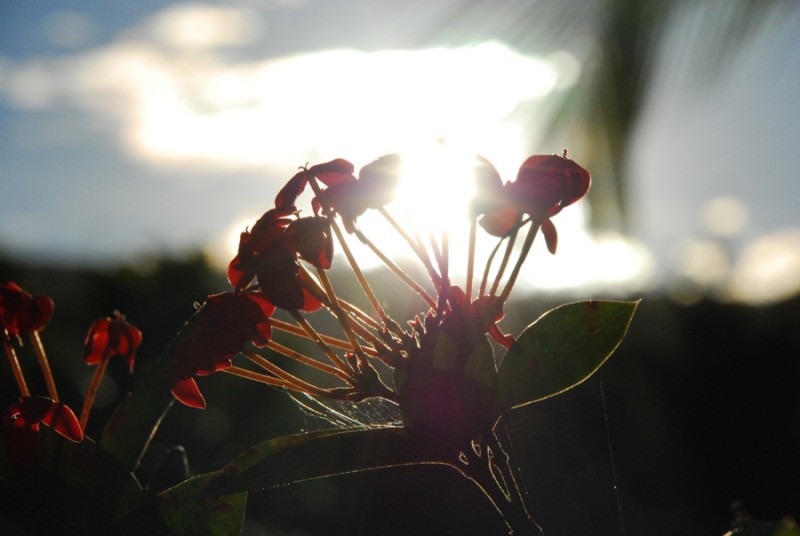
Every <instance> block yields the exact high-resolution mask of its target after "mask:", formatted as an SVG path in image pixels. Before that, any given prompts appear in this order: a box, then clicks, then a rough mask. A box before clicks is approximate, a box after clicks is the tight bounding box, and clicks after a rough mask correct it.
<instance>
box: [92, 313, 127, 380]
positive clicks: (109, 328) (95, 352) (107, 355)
mask: <svg viewBox="0 0 800 536" xmlns="http://www.w3.org/2000/svg"><path fill="white" fill-rule="evenodd" d="M141 344H142V332H141V331H139V329H138V328H136V327H135V326H134V325H133V324H130V323H128V322H127V321H126V320H125V317H124V316H123V315H122V314H120V313H119V312H118V311H114V316H112V317H106V318H101V319H100V320H96V321H95V322H94V324H92V326H91V327H90V328H89V333H88V334H87V335H86V343H85V350H84V353H83V360H84V361H86V364H87V365H99V364H100V362H101V361H104V360H107V359H111V358H112V357H113V356H115V355H118V356H120V357H123V358H125V359H126V360H127V361H128V368H129V369H130V370H131V372H132V371H133V363H134V361H135V360H136V350H137V349H138V348H139V346H140V345H141Z"/></svg>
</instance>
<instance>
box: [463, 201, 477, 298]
mask: <svg viewBox="0 0 800 536" xmlns="http://www.w3.org/2000/svg"><path fill="white" fill-rule="evenodd" d="M477 228H478V218H477V217H476V218H472V219H471V220H470V222H469V250H468V252H467V285H466V286H467V289H466V291H465V294H466V295H467V301H472V279H473V277H475V276H474V273H475V239H476V236H477Z"/></svg>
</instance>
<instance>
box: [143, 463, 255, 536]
mask: <svg viewBox="0 0 800 536" xmlns="http://www.w3.org/2000/svg"><path fill="white" fill-rule="evenodd" d="M217 476H218V472H215V473H208V474H205V475H199V476H196V477H193V478H190V479H188V480H184V481H183V482H181V483H180V484H178V485H177V486H174V487H172V488H170V489H167V490H164V491H162V492H161V493H159V494H158V504H159V507H160V509H161V512H162V514H163V516H164V518H165V519H166V520H167V523H168V524H169V526H170V528H171V529H172V531H173V532H174V533H175V534H197V535H206V534H207V535H222V534H239V533H240V532H241V531H242V526H243V525H244V517H245V506H246V505H247V493H246V492H242V493H236V494H231V495H225V496H221V497H208V496H206V495H205V492H206V490H207V488H208V486H209V484H210V483H211V482H214V480H215V479H216V478H217Z"/></svg>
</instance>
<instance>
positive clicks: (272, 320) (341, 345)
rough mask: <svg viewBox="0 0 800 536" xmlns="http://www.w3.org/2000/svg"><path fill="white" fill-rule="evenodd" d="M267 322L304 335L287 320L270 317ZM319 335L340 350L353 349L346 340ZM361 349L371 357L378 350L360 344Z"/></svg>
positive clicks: (277, 327)
mask: <svg viewBox="0 0 800 536" xmlns="http://www.w3.org/2000/svg"><path fill="white" fill-rule="evenodd" d="M269 324H270V326H272V327H273V328H275V329H279V330H281V331H285V332H287V333H292V334H294V335H299V336H301V337H305V336H306V332H305V331H304V330H303V329H302V328H299V327H298V326H295V325H294V324H289V323H288V322H284V321H282V320H278V319H277V318H270V319H269ZM319 337H320V339H322V340H323V341H325V342H326V343H327V344H328V345H329V346H332V347H333V348H339V349H341V350H347V351H349V352H352V351H353V346H352V345H351V344H350V343H349V342H348V341H344V340H342V339H337V338H336V337H331V336H329V335H323V334H321V333H320V334H319ZM361 349H362V350H363V351H364V353H365V354H367V355H369V356H371V357H377V355H378V352H376V351H375V349H374V348H369V347H365V346H362V347H361Z"/></svg>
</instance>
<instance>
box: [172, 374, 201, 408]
mask: <svg viewBox="0 0 800 536" xmlns="http://www.w3.org/2000/svg"><path fill="white" fill-rule="evenodd" d="M172 396H174V397H175V398H177V399H178V401H179V402H181V403H183V404H185V405H187V406H189V407H190V408H197V409H205V407H206V400H205V398H203V394H202V393H201V392H200V388H199V387H197V382H195V381H194V379H193V378H187V379H185V380H178V381H176V382H175V385H173V386H172Z"/></svg>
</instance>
